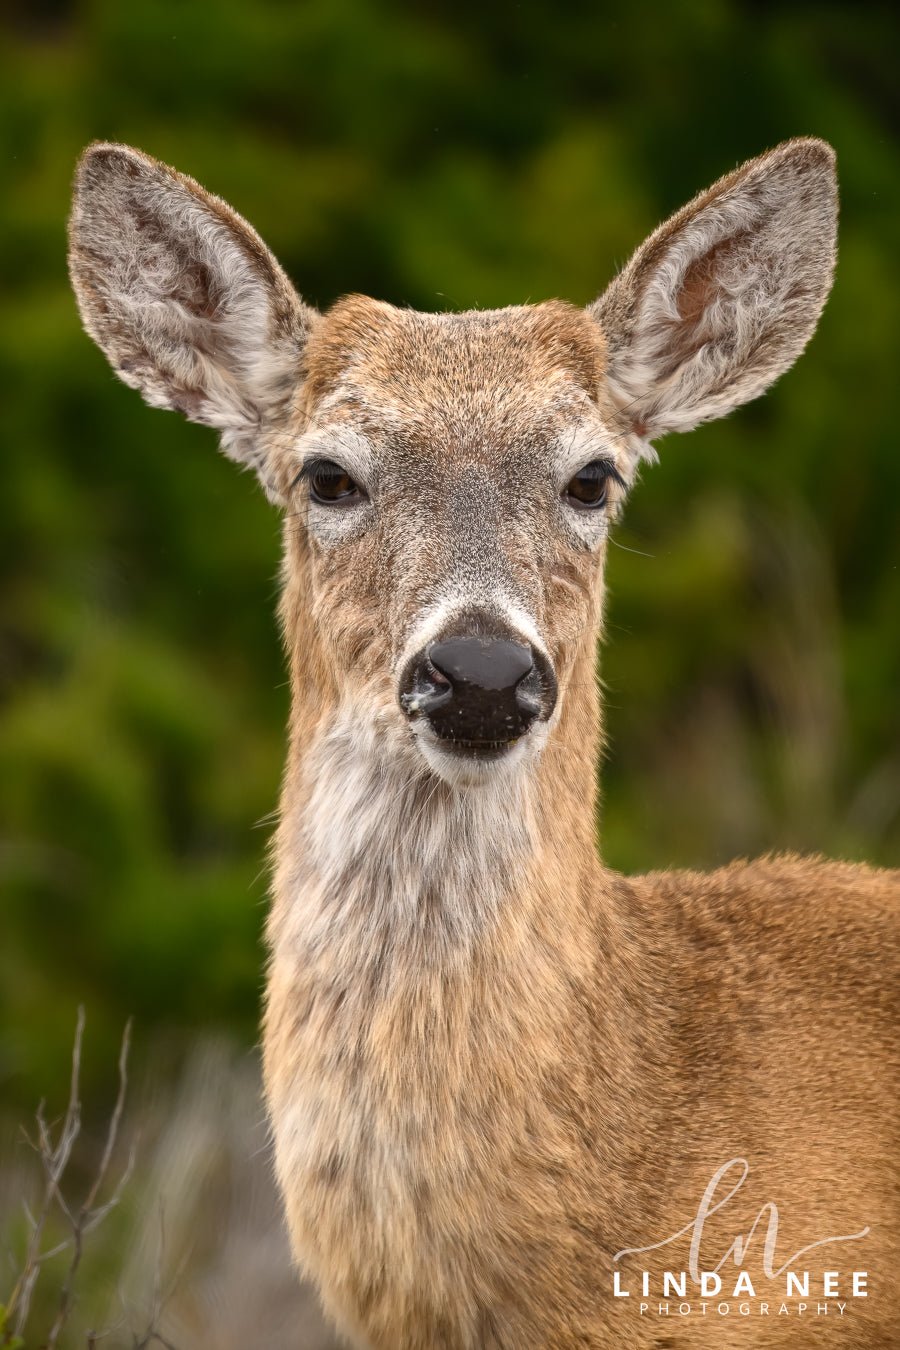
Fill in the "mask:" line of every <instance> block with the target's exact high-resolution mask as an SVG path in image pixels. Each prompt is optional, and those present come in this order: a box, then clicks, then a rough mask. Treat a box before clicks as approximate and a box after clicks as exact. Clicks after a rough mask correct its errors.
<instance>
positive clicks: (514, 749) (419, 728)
mask: <svg viewBox="0 0 900 1350" xmlns="http://www.w3.org/2000/svg"><path fill="white" fill-rule="evenodd" d="M412 732H413V736H414V737H415V743H416V745H417V746H418V748H419V750H420V751H421V753H422V755H423V756H424V758H425V761H426V763H427V764H428V767H429V768H430V769H431V771H432V773H434V774H435V775H436V776H437V777H438V778H440V779H441V780H442V781H443V782H444V783H446V784H447V785H448V786H449V787H453V788H457V787H458V788H472V787H490V786H493V785H495V784H497V783H498V782H501V781H503V780H504V779H508V778H511V777H514V776H516V775H518V774H520V773H522V772H524V771H526V770H527V768H528V766H529V765H530V764H533V763H534V761H535V760H536V759H537V758H538V756H539V755H540V753H541V750H542V749H543V747H544V743H545V741H546V739H547V723H545V722H541V723H538V724H537V725H536V726H534V727H532V728H531V730H529V731H527V732H525V734H524V735H523V736H520V737H519V738H518V739H517V740H515V741H508V742H506V743H505V744H503V745H495V744H493V743H490V744H485V745H473V744H470V743H468V742H464V741H457V742H448V741H445V740H441V739H440V738H439V737H438V736H435V734H434V732H433V731H432V730H431V729H430V728H429V726H428V724H427V722H424V721H420V722H417V723H414V724H413V726H412Z"/></svg>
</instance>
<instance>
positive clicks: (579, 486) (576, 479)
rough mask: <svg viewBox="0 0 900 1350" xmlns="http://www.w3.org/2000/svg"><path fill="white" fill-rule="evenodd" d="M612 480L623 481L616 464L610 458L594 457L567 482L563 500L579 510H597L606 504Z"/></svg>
mask: <svg viewBox="0 0 900 1350" xmlns="http://www.w3.org/2000/svg"><path fill="white" fill-rule="evenodd" d="M610 480H615V482H617V483H621V482H622V479H621V476H620V475H619V473H618V472H617V470H616V467H615V465H614V464H613V463H612V462H611V461H610V460H608V459H592V460H591V462H590V464H585V466H584V468H583V469H579V470H578V472H577V473H576V474H573V475H572V477H571V478H570V479H569V481H568V483H566V486H565V487H564V488H563V494H562V495H563V500H564V501H565V502H566V503H567V504H568V505H569V506H574V507H575V508H576V510H578V511H595V510H596V509H597V508H598V507H600V506H605V505H606V501H607V498H608V496H609V484H610Z"/></svg>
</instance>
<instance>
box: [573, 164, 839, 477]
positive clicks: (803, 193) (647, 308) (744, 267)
mask: <svg viewBox="0 0 900 1350" xmlns="http://www.w3.org/2000/svg"><path fill="white" fill-rule="evenodd" d="M836 230H837V183H836V179H835V156H834V151H833V150H832V149H831V147H830V146H829V145H826V144H825V142H824V141H819V140H812V139H805V140H794V141H787V142H785V143H784V144H783V145H779V146H778V147H776V149H774V150H771V151H769V153H768V154H765V155H761V156H760V157H759V158H758V159H753V160H750V161H749V162H748V163H746V164H744V165H742V166H741V168H739V169H737V170H736V171H735V172H734V173H731V174H729V175H728V176H727V177H725V178H721V179H720V180H719V181H718V183H715V184H714V185H713V186H712V187H711V188H710V189H709V190H708V191H707V192H704V193H701V195H700V196H699V197H696V198H695V199H694V200H693V201H692V202H690V203H689V204H688V205H687V206H685V207H684V208H683V209H682V210H681V211H679V212H678V214H677V215H675V216H673V217H672V218H671V220H668V221H666V222H665V224H663V225H661V226H660V227H659V229H658V230H657V231H656V232H655V233H654V234H652V235H651V236H650V238H649V239H648V240H647V242H646V243H645V244H643V245H642V246H641V248H639V249H638V251H637V253H635V255H634V257H633V258H632V259H631V261H630V262H629V263H628V265H627V267H626V268H625V269H624V271H623V272H621V273H620V275H619V276H618V277H616V279H615V281H613V283H612V285H611V286H610V287H609V289H608V290H607V291H606V292H605V294H604V295H602V296H601V297H600V299H599V300H597V301H596V302H595V303H594V304H593V305H592V306H591V307H590V311H589V312H590V313H592V314H593V315H594V317H596V318H597V319H598V321H599V322H600V324H601V325H602V327H603V330H604V333H605V335H606V339H607V343H608V378H609V381H610V385H611V389H612V393H613V396H614V398H615V399H616V401H617V403H618V404H619V406H620V407H621V409H622V411H623V413H624V415H625V416H626V417H627V418H629V419H630V420H631V423H632V426H633V429H634V431H635V433H636V435H637V436H638V438H639V439H640V440H641V441H643V443H644V444H643V452H644V453H645V454H648V455H650V456H652V453H653V452H652V450H650V447H649V442H650V441H652V440H653V439H654V437H656V436H661V435H663V434H664V433H665V432H667V431H687V430H689V428H691V427H693V426H696V425H697V423H698V422H706V421H708V420H710V419H711V418H714V417H722V416H723V415H724V414H725V413H728V412H730V411H731V409H732V408H736V407H737V406H738V405H739V404H741V403H746V402H747V401H748V400H749V399H752V398H756V396H757V395H758V394H761V393H762V392H763V390H764V389H766V388H767V387H768V386H769V385H770V384H771V383H772V381H773V380H776V379H777V378H778V376H779V375H781V374H783V372H784V371H785V370H787V369H788V367H789V366H791V365H792V364H793V362H794V361H795V360H796V359H797V357H798V356H799V355H800V353H801V352H802V351H803V348H804V347H805V346H806V344H807V342H808V341H809V339H810V337H811V336H812V334H813V331H814V329H815V326H816V323H817V322H818V319H819V315H820V314H821V312H822V307H823V306H824V304H825V300H826V298H827V296H828V292H829V290H830V288H831V278H832V273H833V270H834V262H835V236H836Z"/></svg>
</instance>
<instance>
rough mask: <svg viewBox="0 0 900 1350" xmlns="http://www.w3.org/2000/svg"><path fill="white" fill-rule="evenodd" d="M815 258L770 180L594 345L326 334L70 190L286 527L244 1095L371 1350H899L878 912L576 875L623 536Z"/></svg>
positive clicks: (809, 311)
mask: <svg viewBox="0 0 900 1350" xmlns="http://www.w3.org/2000/svg"><path fill="white" fill-rule="evenodd" d="M835 222H836V190H835V174H834V156H833V154H832V151H831V150H830V148H829V147H828V146H827V145H825V144H823V143H822V142H821V141H817V140H796V141H790V142H788V143H786V144H784V145H781V146H779V147H778V148H777V149H775V150H773V151H771V152H770V153H768V154H765V155H763V156H761V157H760V158H759V159H755V160H753V161H752V162H750V163H748V164H745V165H744V166H743V167H742V168H740V169H738V170H737V171H736V172H734V173H732V174H730V175H728V176H727V177H726V178H723V179H721V180H720V181H719V182H718V183H716V184H715V186H713V187H712V188H710V189H709V191H707V192H705V193H703V194H702V195H701V196H699V197H697V198H696V199H695V200H694V201H692V202H691V203H690V204H689V205H688V206H686V207H685V208H684V209H683V210H682V211H680V212H679V213H678V214H677V215H676V216H674V217H673V218H672V219H671V220H670V221H668V222H667V223H666V224H665V225H663V226H662V227H661V228H660V229H658V230H657V231H656V233H655V234H654V235H652V236H651V238H650V239H649V240H648V241H647V242H646V243H645V244H644V245H643V247H641V248H640V249H639V250H638V252H637V253H636V254H635V256H634V257H633V258H632V260H631V262H630V263H629V264H628V266H627V267H626V268H625V270H624V271H623V272H622V273H621V275H619V276H618V277H617V278H616V279H615V280H614V281H613V282H612V284H611V285H610V287H609V289H608V290H607V291H606V293H605V294H604V295H603V296H602V298H601V299H600V300H598V301H597V302H596V303H595V304H594V305H592V306H590V307H589V308H588V309H587V310H586V311H583V310H578V309H575V308H573V307H571V306H569V305H567V304H563V303H558V302H552V303H548V304H540V305H535V306H526V307H516V308H509V309H503V310H493V311H485V312H481V311H475V312H470V313H465V314H437V315H434V314H418V313H415V312H411V311H407V310H402V309H396V308H393V307H392V306H390V305H387V304H381V303H378V302H376V301H374V300H368V299H364V298H360V297H351V298H349V299H345V300H342V301H341V302H339V303H338V304H337V305H335V306H334V308H333V309H331V310H330V311H329V312H328V313H327V314H324V315H320V314H318V313H316V312H315V311H313V310H312V309H310V308H309V307H307V306H306V305H305V304H304V303H303V302H302V301H301V300H300V299H299V298H298V296H297V295H296V293H295V292H294V290H293V289H292V287H291V285H290V283H289V282H288V280H287V278H286V277H285V275H284V273H283V272H282V271H281V269H280V268H279V266H278V264H277V262H276V261H275V259H274V258H273V257H272V256H271V254H270V253H269V252H268V251H267V249H266V248H265V246H264V245H263V244H262V242H261V241H260V239H259V238H258V237H257V235H256V234H255V233H254V232H253V230H252V229H251V228H250V227H249V226H248V225H247V224H246V223H245V222H244V221H243V220H241V219H240V218H239V217H238V216H237V215H235V213H234V212H233V211H232V210H231V209H230V208H229V207H228V206H226V205H225V204H224V203H223V202H222V201H220V200H219V199H218V198H216V197H213V196H210V195H209V194H208V193H207V192H205V191H204V190H203V189H202V188H201V187H199V186H198V185H197V184H196V183H195V182H193V181H192V180H191V179H190V178H186V177H183V176H182V175H180V174H178V173H176V172H174V171H173V170H171V169H169V168H167V167H166V166H165V165H163V164H160V163H158V162H156V161H155V160H153V159H150V158H148V157H147V156H146V155H143V154H140V153H139V152H137V151H135V150H131V149H128V148H126V147H123V146H117V145H102V144H101V145H95V146H92V147H91V148H90V149H89V150H88V151H87V152H86V154H85V156H84V158H83V159H82V161H81V164H80V167H79V169H78V175H77V182H76V192H75V205H74V211H73V215H72V222H71V255H70V261H71V271H72V278H73V281H74V286H75V290H76V293H77V296H78V301H79V305H80V308H81V313H82V316H83V319H84V323H85V326H86V327H87V330H88V332H89V333H90V334H91V336H92V337H93V338H94V339H95V340H96V342H97V343H98V344H99V345H100V347H101V348H102V349H103V351H104V352H105V353H106V355H107V357H108V358H109V360H110V361H111V363H112V365H113V367H114V368H115V370H116V371H117V372H118V374H119V375H121V377H122V378H123V379H124V380H125V381H126V383H128V384H130V385H132V386H133V387H134V388H136V389H138V390H139V391H140V392H141V393H142V394H143V396H144V398H145V399H147V401H148V402H150V403H152V404H154V405H156V406H158V407H165V408H178V409H180V410H181V411H182V412H184V413H185V414H186V415H187V416H188V417H190V418H192V419H194V420H195V421H199V422H204V423H206V424H208V425H210V426H213V427H215V428H216V429H217V430H218V431H220V432H221V434H222V443H223V446H224V449H225V450H226V452H227V453H228V454H229V455H231V456H232V458H234V459H236V460H238V461H239V462H240V463H242V464H245V465H249V466H252V467H253V468H254V469H255V470H256V472H257V473H258V475H259V477H260V478H261V479H262V482H263V484H264V486H265V489H266V491H267V492H268V494H269V496H270V497H271V498H272V499H273V501H275V502H277V503H278V504H279V505H280V506H282V507H285V508H286V513H285V527H284V546H285V561H284V592H283V599H282V604H281V619H282V623H283V625H284V634H285V642H286V646H287V650H288V655H289V658H290V666H291V680H292V698H293V710H292V714H291V724H290V748H289V755H288V763H287V769H286V774H285V779H284V790H283V794H282V801H281V817H280V825H279V828H278V835H277V842H276V848H275V877H274V896H273V905H272V911H271V918H270V921H269V928H268V936H269V943H270V948H271V964H270V970H269V982H268V999H267V1011H266V1017H265V1077H266V1087H267V1093H268V1102H269V1107H270V1112H271V1120H272V1128H273V1132H274V1141H275V1160H276V1167H277V1173H278V1177H279V1181H280V1184H281V1188H282V1191H283V1194H284V1200H285V1205H286V1209H287V1216H288V1223H289V1227H290V1233H291V1238H292V1242H293V1246H294V1251H295V1253H296V1256H297V1259H298V1261H299V1262H300V1264H301V1265H302V1267H303V1268H304V1269H305V1270H306V1271H307V1272H309V1273H310V1274H311V1275H312V1276H313V1277H314V1278H315V1279H316V1281H317V1282H318V1284H319V1287H320V1289H321V1293H322V1297H323V1299H324V1301H325V1304H326V1306H327V1308H328V1309H329V1310H330V1312H331V1313H332V1314H333V1316H334V1318H335V1319H336V1321H337V1323H338V1324H339V1325H340V1326H341V1327H342V1328H343V1329H344V1331H345V1332H346V1333H347V1334H348V1335H349V1336H350V1337H351V1338H353V1339H355V1341H356V1342H357V1343H359V1344H360V1345H367V1346H372V1347H380V1348H382V1350H413V1347H421V1348H422V1350H424V1348H425V1347H446V1348H447V1350H450V1348H451V1347H460V1348H461V1347H506V1348H507V1350H535V1348H537V1347H575V1346H578V1347H600V1346H603V1347H611V1348H613V1350H617V1348H619V1347H633V1346H634V1347H636V1346H647V1347H651V1346H652V1347H663V1346H678V1347H682V1346H701V1345H704V1346H705V1345H716V1346H738V1345H754V1346H791V1347H795V1346H807V1345H808V1346H812V1345H816V1346H818V1345H826V1344H827V1345H831V1344H835V1345H840V1346H854V1347H860V1348H862V1347H865V1350H875V1347H888V1346H894V1347H896V1346H897V1345H898V1344H900V1322H898V1298H897V1293H896V1288H897V1281H898V1256H900V1253H898V1248H897V1237H898V1229H897V1194H896V1188H897V1161H898V1139H897V1133H898V1122H897V1098H896V1095H895V1093H896V1089H897V1078H896V1070H897V1040H896V1023H895V1022H894V1021H893V1020H892V1012H895V1011H896V1004H897V1002H898V996H900V984H898V977H897V969H896V960H894V962H893V965H892V963H891V951H892V950H893V951H894V952H895V951H896V947H894V948H891V947H890V942H891V936H892V933H893V932H894V931H895V929H894V928H893V927H892V917H891V911H892V909H894V910H895V909H896V903H895V902H896V901H897V897H898V889H900V887H898V875H897V874H896V873H888V872H878V871H873V870H869V869H867V868H865V867H862V866H856V865H848V864H842V863H828V862H823V861H819V860H811V859H800V858H794V857H778V858H767V859H765V860H763V861H761V862H757V863H752V864H744V863H740V864H734V865H733V866H730V867H727V868H725V869H723V870H721V871H718V872H714V873H712V874H710V875H699V874H692V873H679V872H672V873H661V874H657V875H649V876H644V877H626V876H621V875H617V874H615V873H613V872H611V871H610V870H608V869H607V868H605V867H604V866H603V864H602V863H601V861H600V859H599V857H598V856H597V851H596V843H595V795H596V760H597V749H598V740H599V736H600V705H599V695H598V689H597V684H596V681H595V677H594V676H595V651H596V643H597V635H598V629H599V626H600V619H601V609H602V599H603V566H604V556H605V552H606V541H607V535H608V530H609V525H610V521H611V519H612V518H613V517H614V515H615V513H616V512H617V511H618V509H619V507H620V504H621V502H622V500H623V498H624V495H625V493H626V491H627V490H628V488H629V486H630V485H631V483H632V482H633V480H634V477H635V474H636V472H637V469H638V465H639V464H640V461H641V460H642V459H652V458H653V451H652V450H651V442H652V441H653V440H654V439H655V438H657V437H659V436H661V435H663V434H664V433H666V432H668V431H674V430H687V429H688V428H690V427H693V426H695V425H696V424H697V423H698V422H702V421H704V420H706V419H708V418H713V417H718V416H721V415H722V414H724V413H727V412H729V411H730V410H731V409H732V408H734V407H736V406H737V405H738V404H741V403H744V402H746V401H747V400H748V399H751V398H754V397H755V396H756V395H757V394H760V393H761V392H762V391H763V390H764V389H765V388H766V386H767V385H769V384H771V382H772V381H773V380H774V379H776V378H777V376H779V375H780V374H781V373H782V372H783V371H785V370H786V369H787V368H788V367H789V366H790V365H791V363H792V362H793V361H794V360H795V358H796V357H797V356H798V355H799V353H800V352H801V351H802V349H803V347H804V346H805V344H806V342H807V341H808V339H809V337H810V335H811V333H812V332H813V329H814V327H815V324H816V322H817V320H818V317H819V314H820V311H821V309H822V306H823V304H824V302H825V298H826V296H827V293H828V290H829V287H830V284H831V276H832V269H833V264H834V250H835ZM848 396H852V393H850V392H849V391H848ZM729 1164H730V1165H729ZM785 1267H786V1268H785ZM789 1277H793V1282H792V1280H791V1278H789ZM717 1282H718V1288H717ZM723 1308H724V1311H723ZM745 1308H746V1310H745Z"/></svg>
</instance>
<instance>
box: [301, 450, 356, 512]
mask: <svg viewBox="0 0 900 1350" xmlns="http://www.w3.org/2000/svg"><path fill="white" fill-rule="evenodd" d="M305 476H306V477H307V478H308V479H309V495H310V496H311V497H312V499H313V501H314V502H318V503H319V505H320V506H335V505H341V506H349V505H351V504H352V503H353V502H358V501H361V500H362V498H363V496H364V493H363V491H362V488H360V487H359V485H358V484H357V483H355V482H354V480H353V479H352V478H351V477H350V475H349V473H348V472H347V470H346V469H342V468H341V466H340V464H335V463H334V461H333V460H330V459H319V460H315V461H314V463H312V464H310V465H309V466H308V468H307V471H306V475H305Z"/></svg>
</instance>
